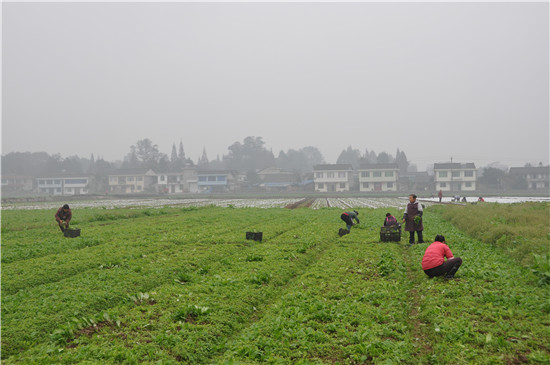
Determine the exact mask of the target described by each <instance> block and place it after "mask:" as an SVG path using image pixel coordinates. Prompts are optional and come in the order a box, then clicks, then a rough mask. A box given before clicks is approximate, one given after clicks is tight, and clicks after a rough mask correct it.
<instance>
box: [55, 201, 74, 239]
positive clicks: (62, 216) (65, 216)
mask: <svg viewBox="0 0 550 365" xmlns="http://www.w3.org/2000/svg"><path fill="white" fill-rule="evenodd" d="M72 217H73V213H72V212H71V209H70V208H69V204H65V205H63V206H62V207H61V208H59V209H58V210H57V213H55V220H56V221H57V224H59V228H60V229H61V232H65V230H67V229H68V228H69V222H70V221H71V218H72Z"/></svg>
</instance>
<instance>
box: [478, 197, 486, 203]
mask: <svg viewBox="0 0 550 365" xmlns="http://www.w3.org/2000/svg"><path fill="white" fill-rule="evenodd" d="M477 201H478V202H484V201H485V199H483V197H481V196H480V197H479V198H477Z"/></svg>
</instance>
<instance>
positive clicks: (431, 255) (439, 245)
mask: <svg viewBox="0 0 550 365" xmlns="http://www.w3.org/2000/svg"><path fill="white" fill-rule="evenodd" d="M445 258H447V261H445ZM460 265H462V259H461V258H460V257H454V256H453V253H452V252H451V249H450V248H449V246H447V244H446V243H445V237H443V236H442V235H440V234H438V235H437V236H435V242H434V243H432V244H431V245H429V246H428V248H427V249H426V252H424V257H423V258H422V270H424V272H425V273H426V275H428V276H429V277H430V278H433V277H434V276H445V279H452V278H453V277H454V275H455V274H456V272H457V271H458V269H459V268H460Z"/></svg>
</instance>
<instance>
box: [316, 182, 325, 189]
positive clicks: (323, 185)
mask: <svg viewBox="0 0 550 365" xmlns="http://www.w3.org/2000/svg"><path fill="white" fill-rule="evenodd" d="M324 188H325V184H322V183H321V184H317V189H319V190H321V189H324Z"/></svg>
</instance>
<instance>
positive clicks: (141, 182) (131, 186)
mask: <svg viewBox="0 0 550 365" xmlns="http://www.w3.org/2000/svg"><path fill="white" fill-rule="evenodd" d="M155 180H156V174H155V172H154V171H153V170H150V169H120V170H117V171H115V172H114V173H112V174H109V192H110V193H113V194H135V193H143V192H144V191H146V190H148V188H149V187H150V186H152V185H153V184H154V183H155Z"/></svg>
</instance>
